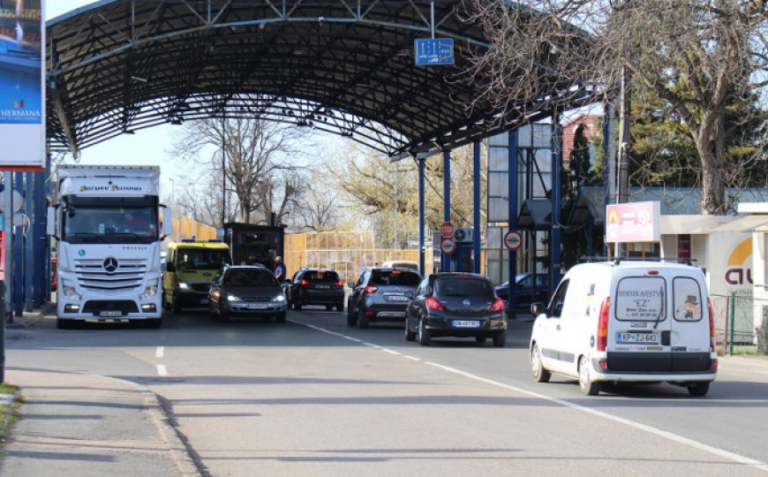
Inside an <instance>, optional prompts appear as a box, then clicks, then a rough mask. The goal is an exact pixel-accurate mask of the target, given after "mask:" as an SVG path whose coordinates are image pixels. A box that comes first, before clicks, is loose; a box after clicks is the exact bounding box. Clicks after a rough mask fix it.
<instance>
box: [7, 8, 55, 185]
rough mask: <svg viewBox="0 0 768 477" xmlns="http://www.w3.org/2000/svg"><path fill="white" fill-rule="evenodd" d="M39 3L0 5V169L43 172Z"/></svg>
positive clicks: (43, 129) (41, 29) (42, 31)
mask: <svg viewBox="0 0 768 477" xmlns="http://www.w3.org/2000/svg"><path fill="white" fill-rule="evenodd" d="M43 4H44V0H0V144H1V145H2V146H0V170H30V171H34V170H44V169H45V90H44V84H45V83H44V81H43V78H44V74H45V62H44V58H45V56H44V52H43V48H42V46H43V45H44V44H45V42H44V38H43V37H44V34H45V28H44V22H43V21H42V20H43V10H42V9H43Z"/></svg>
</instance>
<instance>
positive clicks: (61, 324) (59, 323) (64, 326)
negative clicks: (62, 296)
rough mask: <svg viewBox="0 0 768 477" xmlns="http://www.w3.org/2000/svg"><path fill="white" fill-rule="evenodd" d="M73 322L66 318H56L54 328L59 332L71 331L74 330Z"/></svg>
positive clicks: (74, 322)
mask: <svg viewBox="0 0 768 477" xmlns="http://www.w3.org/2000/svg"><path fill="white" fill-rule="evenodd" d="M75 324H76V321H75V320H69V319H66V318H56V328H58V329H60V330H73V329H75Z"/></svg>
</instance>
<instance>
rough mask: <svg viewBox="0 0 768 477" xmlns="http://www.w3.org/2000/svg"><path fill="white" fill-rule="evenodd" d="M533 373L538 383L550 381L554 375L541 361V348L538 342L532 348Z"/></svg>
mask: <svg viewBox="0 0 768 477" xmlns="http://www.w3.org/2000/svg"><path fill="white" fill-rule="evenodd" d="M531 374H533V380H534V381H536V382H537V383H546V382H549V378H550V377H551V376H552V373H550V372H549V371H547V370H546V369H544V365H543V364H542V363H541V350H539V345H538V344H536V343H534V344H533V348H531Z"/></svg>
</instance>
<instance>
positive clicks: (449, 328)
mask: <svg viewBox="0 0 768 477" xmlns="http://www.w3.org/2000/svg"><path fill="white" fill-rule="evenodd" d="M442 336H454V337H474V338H475V340H476V341H477V342H478V343H484V342H485V340H486V339H488V338H491V339H492V340H493V345H494V346H496V347H497V348H501V347H503V346H504V345H505V344H506V342H507V318H506V313H505V312H504V300H502V299H501V298H498V297H497V296H496V294H495V293H494V289H493V283H492V282H491V280H489V279H488V277H486V276H484V275H478V274H473V273H450V272H446V273H435V274H432V275H429V276H427V277H426V278H425V279H424V280H422V282H421V283H420V284H419V288H418V289H417V290H416V295H415V297H414V299H413V301H411V303H410V304H409V305H408V308H407V309H406V312H405V339H406V340H408V341H413V340H418V341H419V343H420V344H422V345H428V344H429V343H430V341H431V340H432V338H433V337H442Z"/></svg>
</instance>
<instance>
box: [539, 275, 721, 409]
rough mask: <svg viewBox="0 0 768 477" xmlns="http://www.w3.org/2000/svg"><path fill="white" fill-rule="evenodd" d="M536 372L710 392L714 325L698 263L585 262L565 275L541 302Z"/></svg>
mask: <svg viewBox="0 0 768 477" xmlns="http://www.w3.org/2000/svg"><path fill="white" fill-rule="evenodd" d="M531 309H532V311H533V313H534V314H535V315H538V316H537V317H536V321H535V322H534V325H533V333H532V335H531V342H530V356H531V369H532V373H533V378H534V379H535V380H536V381H538V382H546V381H548V380H549V378H550V375H551V373H557V374H560V375H564V376H568V377H572V378H578V380H579V385H580V387H581V390H582V391H583V392H584V393H585V394H587V395H594V394H597V393H599V392H600V386H601V383H604V382H646V383H650V382H669V383H673V384H677V385H680V386H685V387H687V388H688V392H689V393H690V394H691V395H693V396H704V395H705V394H706V393H707V391H708V390H709V383H710V382H712V381H713V380H714V379H715V374H716V371H717V354H716V353H715V349H714V324H713V316H712V308H711V306H710V302H709V293H708V290H707V285H706V281H705V278H704V273H703V272H702V270H701V269H699V268H697V267H693V266H690V265H684V264H677V263H664V262H650V261H644V262H632V261H626V260H625V261H619V260H616V261H612V262H601V263H584V264H579V265H576V266H574V267H573V268H572V269H571V270H569V271H568V273H566V274H565V276H564V277H563V279H562V281H561V282H560V284H559V285H558V287H557V290H555V293H554V295H553V296H552V299H551V301H550V304H549V306H548V307H547V308H544V305H543V304H542V303H534V304H533V305H532V306H531Z"/></svg>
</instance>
